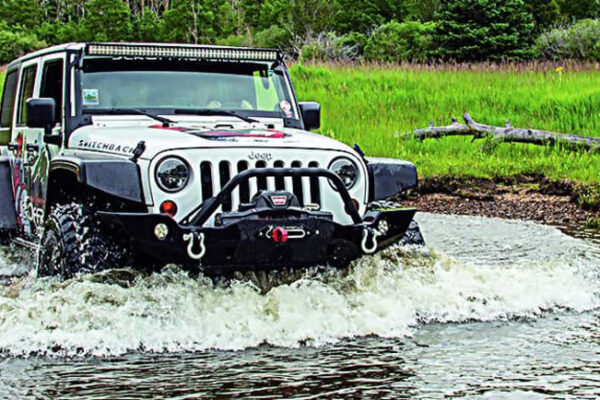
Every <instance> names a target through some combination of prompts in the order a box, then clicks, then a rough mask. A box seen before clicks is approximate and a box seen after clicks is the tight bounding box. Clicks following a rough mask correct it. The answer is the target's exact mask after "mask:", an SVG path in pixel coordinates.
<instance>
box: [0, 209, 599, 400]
mask: <svg viewBox="0 0 600 400" xmlns="http://www.w3.org/2000/svg"><path fill="white" fill-rule="evenodd" d="M418 220H419V221H420V223H421V225H422V229H423V231H424V235H425V238H426V240H427V242H428V247H427V248H426V249H416V248H393V249H390V250H388V251H385V252H383V253H382V254H379V255H376V256H374V257H366V258H363V259H361V260H358V261H357V262H355V263H354V264H353V265H352V267H351V268H350V269H349V270H348V271H346V272H339V271H331V270H319V271H316V272H315V271H313V272H312V273H307V275H306V276H305V277H303V278H302V279H299V280H297V281H295V282H292V283H290V280H289V279H287V280H282V282H281V283H277V282H276V283H275V284H273V283H271V285H270V286H269V287H263V288H262V289H261V288H258V287H256V285H255V284H254V283H252V282H254V281H253V280H240V281H235V282H230V283H219V284H215V283H213V282H212V281H209V280H207V279H202V278H194V279H191V278H189V277H187V276H186V274H185V273H184V272H183V271H181V270H179V269H177V268H176V267H169V268H167V269H165V270H164V271H163V272H161V273H160V274H155V275H152V276H141V275H139V276H136V275H135V274H134V273H131V272H127V271H115V272H110V273H107V274H104V275H97V276H88V277H84V278H80V279H75V280H71V281H68V282H63V283H60V282H55V281H53V280H51V279H44V280H38V279H34V278H32V277H29V276H25V277H13V278H4V283H3V284H2V285H0V398H10V399H13V398H32V399H38V398H43V399H45V398H73V399H80V398H98V399H107V398H119V399H126V398H173V399H186V398H209V397H217V398H233V397H244V398H260V399H263V398H282V397H283V398H323V397H330V398H346V397H363V398H457V397H466V398H486V399H488V398H498V399H541V398H598V397H600V244H598V243H596V242H594V241H593V240H592V239H585V238H580V239H577V238H573V237H571V236H567V235H565V234H563V233H562V232H560V231H559V230H557V229H555V228H551V227H547V226H541V225H536V224H533V223H526V222H516V221H503V220H497V219H486V218H476V217H458V216H441V215H431V214H420V215H419V216H418ZM27 268H28V262H27V260H23V259H19V258H18V257H16V258H15V257H14V256H12V255H9V254H7V253H6V252H5V251H3V250H0V275H2V274H3V275H18V274H20V273H23V272H26V270H27Z"/></svg>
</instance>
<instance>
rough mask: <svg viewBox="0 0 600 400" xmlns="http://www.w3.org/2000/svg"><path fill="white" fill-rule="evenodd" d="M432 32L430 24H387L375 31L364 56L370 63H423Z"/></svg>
mask: <svg viewBox="0 0 600 400" xmlns="http://www.w3.org/2000/svg"><path fill="white" fill-rule="evenodd" d="M434 30H435V24H434V23H432V22H427V23H421V22H403V23H399V22H396V21H392V22H389V23H387V24H384V25H381V26H380V27H378V28H377V29H375V31H374V32H373V34H372V35H371V37H370V38H369V40H368V41H367V44H366V46H365V51H364V56H365V58H366V59H367V60H370V61H383V62H401V61H425V60H427V59H428V58H429V55H430V50H431V47H432V44H433V32H434Z"/></svg>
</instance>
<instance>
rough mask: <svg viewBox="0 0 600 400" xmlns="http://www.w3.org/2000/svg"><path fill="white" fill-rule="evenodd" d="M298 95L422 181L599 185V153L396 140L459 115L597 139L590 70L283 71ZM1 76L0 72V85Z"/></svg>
mask: <svg viewBox="0 0 600 400" xmlns="http://www.w3.org/2000/svg"><path fill="white" fill-rule="evenodd" d="M291 73H292V80H293V81H294V84H295V87H296V91H297V94H298V97H299V98H300V99H301V100H315V101H318V102H320V103H321V105H322V107H323V126H322V128H321V132H322V133H324V134H326V135H328V136H331V137H334V138H336V139H338V140H341V141H343V142H346V143H348V144H353V143H359V144H360V145H361V147H362V148H363V150H364V151H365V152H366V153H367V154H368V155H371V156H380V157H394V158H401V159H407V160H410V161H413V162H414V163H415V164H416V165H417V166H418V168H419V172H420V175H421V176H423V177H427V176H431V175H451V176H475V177H497V176H510V175H514V174H519V173H543V174H545V175H547V176H549V177H550V178H555V179H571V180H576V181H580V182H585V183H592V182H600V155H592V154H587V153H581V152H579V153H578V152H572V151H566V150H561V149H558V148H546V147H539V146H533V145H524V144H509V143H501V144H496V143H493V142H489V141H480V140H479V141H475V142H471V140H470V139H469V138H456V137H455V138H445V139H441V140H434V139H432V140H425V141H423V142H420V141H417V140H412V139H411V140H402V139H400V138H399V136H400V135H402V134H404V133H407V132H410V131H411V130H412V129H413V128H415V127H425V126H426V125H427V124H428V123H429V121H431V120H433V121H434V122H435V123H436V124H447V123H449V122H450V118H451V117H452V116H457V117H460V115H462V113H463V112H465V111H468V112H470V113H471V115H472V116H473V117H474V118H475V119H476V120H478V121H480V122H485V123H489V124H498V125H502V124H504V123H505V119H507V118H508V119H510V121H511V123H512V124H513V126H520V127H531V128H540V129H548V130H554V131H559V132H567V133H579V134H583V135H590V136H600V72H598V71H595V70H593V69H584V70H581V69H579V70H577V69H576V68H573V69H571V68H569V67H567V68H566V69H565V71H564V72H562V73H558V72H556V71H555V70H554V68H551V67H548V68H547V69H544V68H529V67H526V68H515V67H510V68H505V69H502V68H500V69H496V68H469V69H467V68H464V69H463V68H447V69H444V68H441V69H430V68H420V67H418V66H409V67H406V66H405V67H401V68H400V67H391V66H343V65H338V66H300V65H295V66H292V67H291ZM3 84H4V72H3V71H0V89H1V88H2V85H3Z"/></svg>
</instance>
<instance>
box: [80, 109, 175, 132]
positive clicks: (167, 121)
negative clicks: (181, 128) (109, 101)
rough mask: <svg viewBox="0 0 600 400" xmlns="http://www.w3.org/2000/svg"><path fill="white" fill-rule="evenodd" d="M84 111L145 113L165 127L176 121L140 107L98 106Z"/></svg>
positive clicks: (111, 113) (90, 112)
mask: <svg viewBox="0 0 600 400" xmlns="http://www.w3.org/2000/svg"><path fill="white" fill-rule="evenodd" d="M83 113H84V114H105V115H128V114H136V115H144V116H146V117H149V118H152V119H154V120H156V121H158V122H160V123H162V125H163V126H164V127H168V126H170V125H172V124H174V123H175V121H173V120H170V119H168V118H165V117H161V116H158V115H156V114H153V113H150V112H148V111H144V110H140V109H138V108H97V109H87V110H83Z"/></svg>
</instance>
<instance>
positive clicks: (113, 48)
mask: <svg viewBox="0 0 600 400" xmlns="http://www.w3.org/2000/svg"><path fill="white" fill-rule="evenodd" d="M85 53H86V55H89V56H112V57H148V58H185V59H210V60H245V61H278V60H281V59H282V58H283V57H282V55H281V53H280V52H279V51H277V50H271V49H253V48H241V47H224V46H202V45H179V44H178V45H172V44H159V43H157V44H146V43H143V44H138V43H88V44H87V45H86V47H85Z"/></svg>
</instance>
